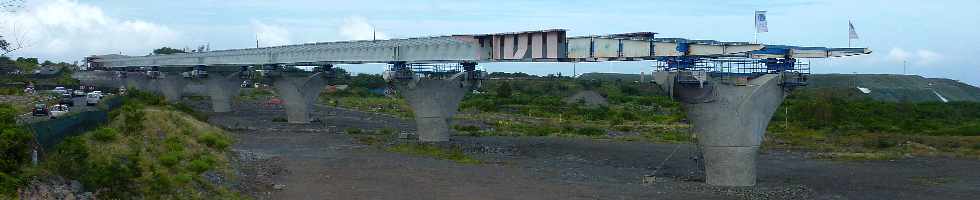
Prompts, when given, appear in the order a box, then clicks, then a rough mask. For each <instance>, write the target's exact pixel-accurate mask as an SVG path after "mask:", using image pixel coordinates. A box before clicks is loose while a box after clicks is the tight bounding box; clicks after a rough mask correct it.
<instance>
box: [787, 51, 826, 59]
mask: <svg viewBox="0 0 980 200" xmlns="http://www.w3.org/2000/svg"><path fill="white" fill-rule="evenodd" d="M789 52H790V55H791V57H793V58H826V57H827V56H829V55H828V52H827V51H826V50H799V49H790V50H789Z"/></svg>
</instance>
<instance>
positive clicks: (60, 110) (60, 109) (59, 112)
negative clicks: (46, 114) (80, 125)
mask: <svg viewBox="0 0 980 200" xmlns="http://www.w3.org/2000/svg"><path fill="white" fill-rule="evenodd" d="M68 112H71V109H70V108H68V106H66V105H55V106H52V107H51V112H50V113H51V119H54V118H58V117H61V116H64V115H67V114H68Z"/></svg>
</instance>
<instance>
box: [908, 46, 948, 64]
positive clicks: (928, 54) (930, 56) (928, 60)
mask: <svg viewBox="0 0 980 200" xmlns="http://www.w3.org/2000/svg"><path fill="white" fill-rule="evenodd" d="M915 55H916V56H918V60H916V62H917V63H918V64H919V65H929V64H932V63H936V62H938V61H940V60H941V59H942V58H943V56H942V55H941V54H939V53H936V52H933V51H930V50H927V49H919V50H918V51H916V52H915Z"/></svg>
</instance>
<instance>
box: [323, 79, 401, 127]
mask: <svg viewBox="0 0 980 200" xmlns="http://www.w3.org/2000/svg"><path fill="white" fill-rule="evenodd" d="M344 83H348V84H349V85H348V86H349V87H348V88H347V89H345V90H337V91H327V92H324V93H322V94H321V95H320V102H321V103H323V104H325V105H328V106H336V107H342V108H350V109H355V110H363V111H370V112H378V113H385V114H390V115H395V116H399V117H404V118H408V117H411V116H412V110H411V108H410V107H409V106H408V103H406V102H405V101H404V100H402V99H394V98H388V97H385V96H384V95H382V94H377V93H373V92H371V91H370V90H371V89H382V88H384V87H385V82H384V79H382V78H381V75H374V74H358V75H357V76H349V79H341V80H340V81H338V82H337V83H336V84H344Z"/></svg>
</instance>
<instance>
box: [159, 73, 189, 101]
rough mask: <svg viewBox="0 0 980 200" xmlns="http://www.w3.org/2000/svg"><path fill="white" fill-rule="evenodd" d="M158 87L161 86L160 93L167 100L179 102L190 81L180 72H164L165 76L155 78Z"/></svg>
mask: <svg viewBox="0 0 980 200" xmlns="http://www.w3.org/2000/svg"><path fill="white" fill-rule="evenodd" d="M154 80H155V82H156V85H157V87H159V88H160V93H163V96H164V97H165V98H166V99H167V102H177V101H180V99H181V97H183V92H184V87H186V86H187V83H188V81H187V80H185V79H184V77H182V76H181V75H180V73H176V72H169V73H164V75H163V77H160V78H157V79H154Z"/></svg>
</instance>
